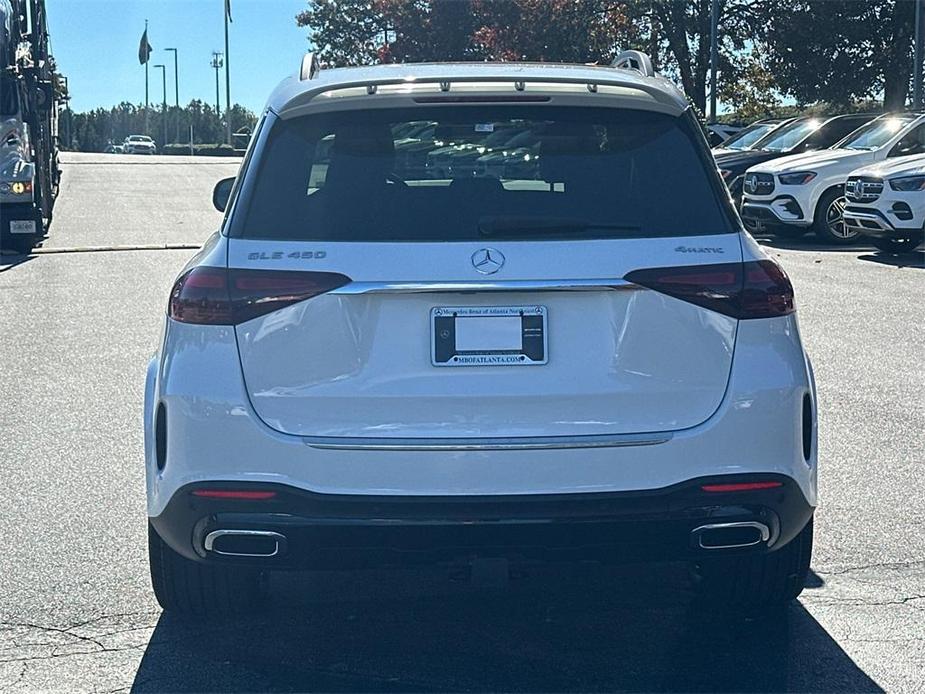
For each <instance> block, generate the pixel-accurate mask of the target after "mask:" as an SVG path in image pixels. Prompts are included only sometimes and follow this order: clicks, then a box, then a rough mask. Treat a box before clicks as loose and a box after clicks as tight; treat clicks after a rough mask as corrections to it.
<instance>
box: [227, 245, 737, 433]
mask: <svg viewBox="0 0 925 694" xmlns="http://www.w3.org/2000/svg"><path fill="white" fill-rule="evenodd" d="M228 243H229V249H230V254H229V264H230V265H231V266H232V267H247V268H253V267H272V268H278V269H295V268H303V269H304V268H306V267H307V266H308V267H311V269H313V270H319V271H325V270H328V271H334V270H335V268H336V269H338V271H340V272H342V273H344V274H347V275H348V276H351V277H354V278H355V279H360V280H362V281H363V282H371V281H387V282H389V283H393V284H394V283H400V282H401V283H406V282H419V283H426V282H429V281H451V282H453V281H459V282H465V281H474V280H477V279H478V278H479V274H478V272H477V271H476V270H475V268H474V267H473V266H472V263H471V262H470V258H471V256H472V254H473V252H475V251H477V250H479V248H481V246H480V245H479V244H476V243H416V244H411V245H409V244H402V243H379V244H376V245H375V250H376V253H375V262H373V263H371V262H370V254H369V246H368V245H367V244H337V243H326V244H314V245H313V249H314V248H316V247H317V249H316V250H318V249H320V250H321V251H322V252H324V254H325V256H324V258H323V259H320V260H315V259H313V260H311V261H308V262H307V263H306V261H304V260H302V259H296V260H289V259H288V253H289V252H291V251H292V250H293V249H299V248H301V247H304V246H306V245H307V244H305V243H289V244H287V243H282V242H273V241H269V242H268V241H259V242H255V241H242V240H239V239H231V240H229V241H228ZM700 247H709V248H711V249H712V252H710V253H708V254H704V253H688V252H683V251H679V250H678V249H679V248H700ZM493 248H497V249H498V250H500V251H501V252H502V253H503V254H504V256H505V257H506V258H507V260H506V262H505V264H504V266H503V267H502V268H501V270H500V271H498V273H497V274H495V275H492V276H491V281H492V282H495V283H498V285H499V286H503V284H504V283H505V282H510V281H526V280H571V279H578V278H583V279H587V278H592V279H594V278H608V277H621V276H622V275H624V274H625V273H626V272H629V271H630V270H632V269H634V268H637V267H645V266H649V265H651V264H652V263H653V260H654V259H655V262H656V263H657V262H658V259H662V258H663V259H664V260H663V261H662V262H663V263H664V264H665V265H675V264H686V263H689V262H691V261H693V260H695V259H698V258H699V259H701V261H702V259H703V257H704V255H709V256H710V257H711V259H716V260H723V261H725V262H738V261H739V260H740V259H741V248H740V243H739V239H738V237H737V236H736V235H735V234H725V235H720V236H710V237H688V238H676V239H621V240H613V241H591V242H581V243H566V242H527V243H524V242H521V243H511V242H508V243H497V244H494V245H493ZM253 249H260V251H255V250H253ZM412 249H413V250H412ZM280 251H281V255H282V257H281V258H279V259H277V260H256V261H255V260H248V258H250V257H251V256H253V255H254V254H255V253H258V252H259V253H260V254H261V255H267V254H270V255H273V254H275V253H278V252H280ZM422 258H427V259H428V262H426V263H423V262H421V259H422ZM676 259H678V260H680V261H681V262H680V263H679V262H677V261H676ZM344 291H345V292H349V291H350V286H349V285H348V286H347V287H346V288H345V289H344ZM524 302H527V303H531V304H538V305H540V306H544V307H545V308H546V309H547V312H548V328H547V332H548V334H547V339H548V355H549V362H548V363H547V364H545V365H543V366H537V367H535V368H514V367H504V366H501V367H499V366H480V367H471V368H466V369H438V368H434V366H433V364H432V363H431V356H430V349H431V322H430V314H431V311H432V309H433V308H435V307H440V306H460V305H463V306H481V307H491V306H508V305H516V304H518V303H524ZM735 333H736V320H735V319H733V318H729V317H728V316H723V315H720V314H718V313H715V312H712V311H708V310H706V309H702V308H698V307H697V306H694V305H693V304H689V303H686V302H684V301H680V300H678V299H673V298H671V297H668V296H665V295H663V294H659V293H657V292H653V291H648V290H644V289H641V288H638V287H633V286H631V285H630V286H626V285H624V286H618V287H616V288H615V289H614V290H607V289H604V290H598V291H529V292H507V291H481V292H476V293H468V294H463V293H455V292H453V293H450V292H427V293H409V294H395V293H384V294H378V293H373V294H359V295H353V294H349V293H339V292H337V291H335V292H332V293H329V294H325V295H323V296H320V297H316V298H315V299H312V300H310V301H306V302H302V303H299V304H296V305H293V306H291V307H289V308H286V309H283V310H280V311H276V312H274V313H272V314H269V315H267V316H263V317H260V318H256V319H254V320H251V321H248V322H247V323H244V324H242V325H239V326H237V329H236V334H237V340H238V346H239V349H240V354H241V364H242V367H243V370H244V381H245V383H246V386H247V389H248V394H249V397H250V402H251V404H252V406H253V408H254V410H255V412H256V413H257V414H258V416H259V417H260V418H261V419H262V420H263V422H264V423H265V424H267V425H268V426H269V427H271V428H272V429H275V430H277V431H279V432H281V433H288V434H296V435H305V436H343V437H370V436H373V437H377V436H383V437H413V438H418V437H421V438H426V437H450V438H455V437H460V438H464V437H505V436H580V435H603V434H629V433H643V432H653V431H654V432H659V431H670V430H677V429H685V428H689V427H692V426H695V425H697V424H700V423H701V422H703V421H705V420H706V419H708V418H709V417H710V415H711V414H712V413H713V412H715V411H716V409H717V407H719V404H720V402H721V401H722V398H723V395H724V393H725V391H726V385H727V382H728V378H729V372H730V368H731V363H732V354H733V348H734V344H735Z"/></svg>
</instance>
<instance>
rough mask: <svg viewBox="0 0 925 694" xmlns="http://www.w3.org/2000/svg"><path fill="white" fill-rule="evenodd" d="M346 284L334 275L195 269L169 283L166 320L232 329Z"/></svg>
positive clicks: (286, 271)
mask: <svg viewBox="0 0 925 694" xmlns="http://www.w3.org/2000/svg"><path fill="white" fill-rule="evenodd" d="M349 282H350V278H349V277H347V276H346V275H341V274H338V273H336V272H301V271H288V270H241V269H235V268H230V269H229V268H221V267H194V268H193V269H192V270H189V271H188V272H186V273H184V274H183V275H182V276H181V277H180V278H179V279H178V280H177V281H176V283H175V284H174V286H173V289H172V290H171V292H170V303H169V306H168V309H167V315H169V316H170V317H171V318H173V319H174V320H176V321H180V322H181V323H197V324H200V325H237V324H239V323H243V322H245V321H249V320H251V319H252V318H257V317H259V316H262V315H265V314H267V313H271V312H272V311H278V310H279V309H281V308H285V307H286V306H290V305H292V304H295V303H298V302H300V301H305V300H306V299H311V298H312V297H315V296H318V295H319V294H324V293H325V292H329V291H331V290H332V289H336V288H337V287H342V286H344V285H345V284H347V283H349Z"/></svg>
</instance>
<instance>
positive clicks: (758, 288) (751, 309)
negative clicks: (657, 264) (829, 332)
mask: <svg viewBox="0 0 925 694" xmlns="http://www.w3.org/2000/svg"><path fill="white" fill-rule="evenodd" d="M624 279H626V280H627V281H628V282H632V283H633V284H638V285H640V286H642V287H647V288H649V289H653V290H655V291H657V292H660V293H662V294H667V295H668V296H672V297H674V298H676V299H681V300H682V301H687V302H690V303H692V304H696V305H697V306H702V307H704V308H708V309H710V310H712V311H717V312H719V313H722V314H725V315H727V316H732V317H733V318H738V319H749V318H773V317H775V316H786V315H789V314H791V313H793V312H794V311H795V310H796V307H795V305H794V300H793V285H791V284H790V279H789V278H788V277H787V273H785V272H784V270H783V268H781V266H780V265H778V264H777V263H776V262H774V261H773V260H752V261H748V262H744V263H718V264H716V265H690V266H687V267H668V268H651V269H645V270H633V271H632V272H630V273H629V274H628V275H626V277H624Z"/></svg>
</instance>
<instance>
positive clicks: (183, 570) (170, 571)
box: [148, 523, 260, 616]
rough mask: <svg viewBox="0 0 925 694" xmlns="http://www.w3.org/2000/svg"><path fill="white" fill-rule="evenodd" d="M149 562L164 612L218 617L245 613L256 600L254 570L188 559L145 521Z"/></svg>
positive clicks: (257, 576)
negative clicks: (172, 547)
mask: <svg viewBox="0 0 925 694" xmlns="http://www.w3.org/2000/svg"><path fill="white" fill-rule="evenodd" d="M148 561H149V565H150V568H151V585H152V586H153V588H154V595H155V597H156V598H157V602H158V603H159V604H160V606H161V607H162V608H164V610H166V611H169V612H174V613H178V614H184V615H195V616H221V615H229V614H241V613H243V612H247V611H248V610H250V609H253V608H254V607H255V606H256V605H257V604H258V602H259V597H260V590H259V580H258V579H259V574H258V572H257V571H255V570H249V569H241V568H239V567H231V566H212V565H209V564H202V563H199V562H195V561H192V560H190V559H187V558H186V557H184V556H181V555H180V554H177V553H176V552H175V551H173V550H172V549H171V548H170V547H169V546H168V545H167V543H166V542H164V541H163V540H162V539H161V536H160V535H158V534H157V531H156V530H155V529H154V528H153V527H152V525H151V523H148Z"/></svg>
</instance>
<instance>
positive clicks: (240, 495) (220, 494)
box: [193, 489, 276, 501]
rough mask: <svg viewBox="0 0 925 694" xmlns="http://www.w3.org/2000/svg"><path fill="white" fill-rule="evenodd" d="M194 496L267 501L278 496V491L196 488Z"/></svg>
mask: <svg viewBox="0 0 925 694" xmlns="http://www.w3.org/2000/svg"><path fill="white" fill-rule="evenodd" d="M193 496H199V497H202V498H205V499H242V500H246V501H266V500H267V499H272V498H273V497H275V496H276V492H265V491H257V490H253V489H194V490H193Z"/></svg>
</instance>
